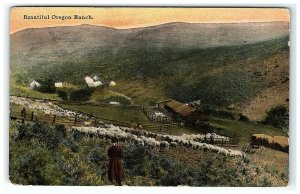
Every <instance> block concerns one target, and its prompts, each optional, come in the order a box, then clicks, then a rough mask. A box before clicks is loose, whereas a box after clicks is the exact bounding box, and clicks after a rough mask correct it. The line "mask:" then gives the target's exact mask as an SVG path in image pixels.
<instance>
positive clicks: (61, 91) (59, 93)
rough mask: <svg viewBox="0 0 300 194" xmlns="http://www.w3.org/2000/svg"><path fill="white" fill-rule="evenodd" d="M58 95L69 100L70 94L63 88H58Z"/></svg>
mask: <svg viewBox="0 0 300 194" xmlns="http://www.w3.org/2000/svg"><path fill="white" fill-rule="evenodd" d="M57 95H58V97H59V98H60V99H62V100H68V94H67V92H65V91H63V90H58V91H57Z"/></svg>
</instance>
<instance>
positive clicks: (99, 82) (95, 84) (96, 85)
mask: <svg viewBox="0 0 300 194" xmlns="http://www.w3.org/2000/svg"><path fill="white" fill-rule="evenodd" d="M101 85H102V82H101V81H96V82H94V87H98V86H101Z"/></svg>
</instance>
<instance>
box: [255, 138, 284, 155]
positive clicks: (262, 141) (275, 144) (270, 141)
mask: <svg viewBox="0 0 300 194" xmlns="http://www.w3.org/2000/svg"><path fill="white" fill-rule="evenodd" d="M251 143H252V144H253V145H262V146H265V147H269V148H272V149H276V150H280V151H285V152H288V150H289V138H288V137H285V136H270V135H266V134H253V135H252V136H251Z"/></svg>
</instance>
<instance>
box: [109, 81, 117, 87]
mask: <svg viewBox="0 0 300 194" xmlns="http://www.w3.org/2000/svg"><path fill="white" fill-rule="evenodd" d="M108 85H109V86H115V85H116V82H114V81H111V82H109V84H108Z"/></svg>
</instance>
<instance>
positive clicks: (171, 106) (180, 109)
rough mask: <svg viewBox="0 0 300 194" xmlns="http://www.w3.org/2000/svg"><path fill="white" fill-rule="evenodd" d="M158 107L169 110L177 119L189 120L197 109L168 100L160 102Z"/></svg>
mask: <svg viewBox="0 0 300 194" xmlns="http://www.w3.org/2000/svg"><path fill="white" fill-rule="evenodd" d="M157 106H158V107H160V108H163V109H165V110H167V111H168V112H170V113H171V114H173V115H174V116H175V117H181V118H187V117H189V116H190V115H191V114H192V113H193V112H195V111H196V109H195V108H193V107H191V106H190V105H188V104H184V103H181V102H178V101H176V100H173V99H167V100H164V101H161V102H158V103H157Z"/></svg>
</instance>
